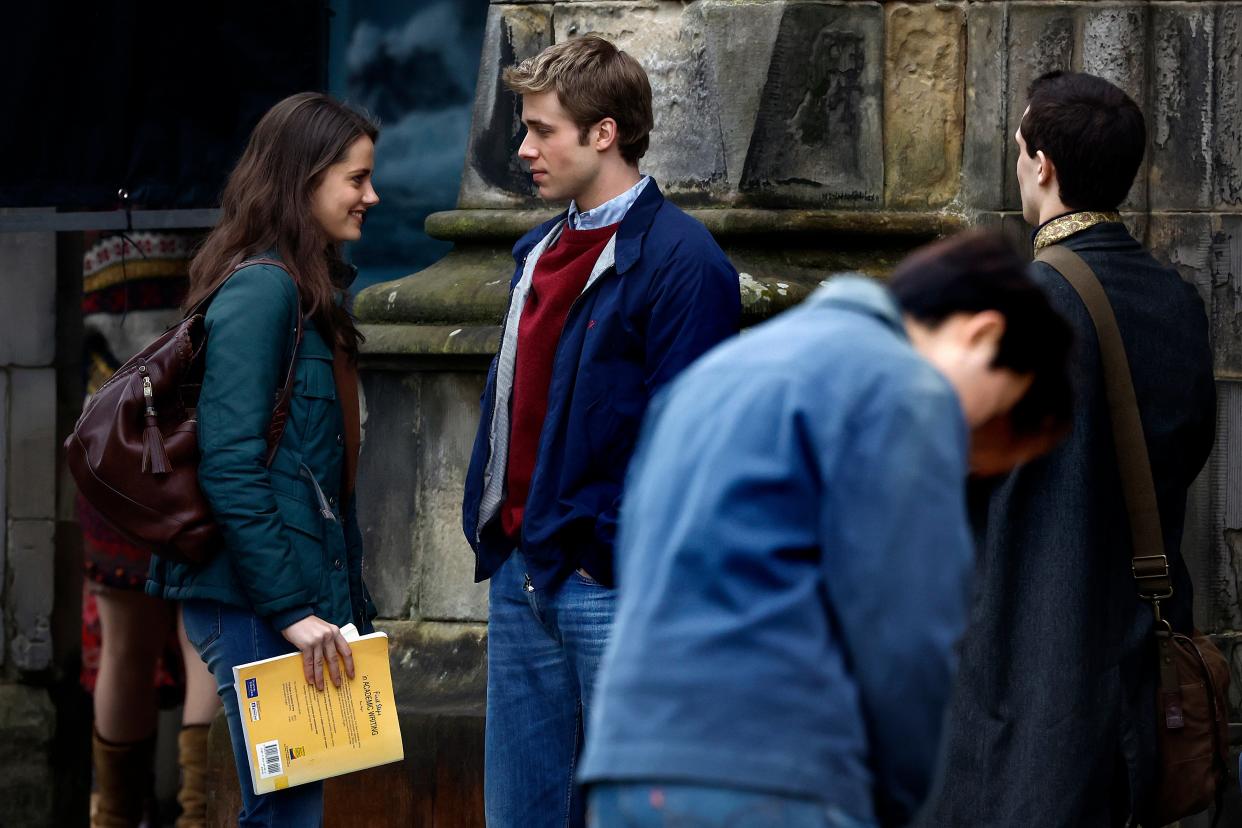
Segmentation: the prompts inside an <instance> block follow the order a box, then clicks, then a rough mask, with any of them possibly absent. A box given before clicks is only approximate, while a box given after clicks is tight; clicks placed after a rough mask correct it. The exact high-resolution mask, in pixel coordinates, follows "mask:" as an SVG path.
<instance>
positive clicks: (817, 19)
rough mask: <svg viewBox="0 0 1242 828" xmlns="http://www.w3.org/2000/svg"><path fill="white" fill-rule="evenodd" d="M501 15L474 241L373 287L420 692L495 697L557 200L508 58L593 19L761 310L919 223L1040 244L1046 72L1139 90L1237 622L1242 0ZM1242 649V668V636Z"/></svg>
mask: <svg viewBox="0 0 1242 828" xmlns="http://www.w3.org/2000/svg"><path fill="white" fill-rule="evenodd" d="M487 25H488V28H487V36H486V41H485V45H484V51H483V55H482V58H481V65H480V73H479V81H478V88H477V93H476V99H475V109H474V120H473V124H472V129H471V135H470V139H469V146H468V150H467V157H466V162H465V167H464V170H463V176H462V186H461V192H460V195H459V199H458V209H456V210H454V211H451V212H447V213H440V214H436V215H433V216H431V217H430V218H429V219H428V221H427V230H428V232H429V233H430V234H431V235H433V236H435V237H437V238H442V239H447V240H450V241H453V242H454V243H455V245H456V246H455V249H454V250H453V252H451V253H450V254H449V255H448V256H446V257H445V258H444V259H443V260H441V261H440V262H437V263H436V264H435V265H432V266H431V267H430V268H427V269H426V270H424V271H422V272H420V273H416V274H413V275H411V276H408V277H406V278H404V279H400V280H397V281H394V282H391V283H388V284H384V285H378V286H375V287H373V288H371V289H369V290H367V291H365V292H363V294H362V295H361V296H359V298H358V302H357V306H356V310H357V313H358V316H359V318H360V320H361V321H362V323H363V330H364V331H365V333H366V335H367V337H368V341H367V344H366V345H365V346H364V355H363V384H364V390H365V397H366V404H367V419H366V435H367V440H366V443H365V445H364V449H363V459H362V467H361V476H360V486H361V490H360V498H361V499H360V504H361V507H362V513H361V514H362V521H363V523H364V525H365V527H366V534H367V540H368V549H369V555H370V563H369V567H370V569H369V573H370V574H369V579H370V582H371V584H372V585H373V588H374V589H375V591H376V600H377V603H378V604H379V607H380V610H381V614H382V615H383V616H384V617H385V618H386V619H391V621H388V622H386V623H388V624H389V625H390V629H393V630H395V631H398V633H399V634H398V636H397V638H398V640H399V641H401V642H403V643H402V644H401V645H400V648H399V651H400V653H402V656H401V660H399V661H398V662H397V663H396V667H397V669H398V671H399V672H400V673H401V674H402V676H403V677H402V678H401V679H399V680H400V681H401V682H403V683H404V684H403V686H404V687H407V688H409V689H408V690H407V692H409V693H411V694H412V698H414V699H416V700H417V701H415V702H407V705H414V704H433V705H434V704H440V703H441V702H438V701H435V700H441V701H442V702H443V703H444V704H447V705H449V706H450V707H451V706H454V705H456V706H457V708H458V709H464V708H465V707H470V706H471V705H473V707H472V708H471V709H473V710H477V707H478V704H479V703H481V701H482V687H483V679H484V664H483V659H484V627H483V621H484V619H485V617H486V612H485V602H484V593H483V591H482V590H481V588H480V587H477V586H475V585H473V583H472V577H471V575H472V560H471V556H470V553H469V550H468V547H467V546H466V544H465V541H464V539H463V538H462V534H461V529H460V526H459V517H458V515H459V512H458V505H459V503H458V501H459V497H460V492H461V484H462V479H463V476H464V469H465V464H466V461H467V458H468V456H469V450H470V440H471V436H472V433H473V428H474V425H475V423H476V421H477V417H478V406H477V402H476V400H477V398H478V394H479V392H480V391H481V389H482V385H483V372H484V370H485V368H486V365H487V361H488V359H489V358H490V356H491V354H492V353H493V352H494V350H495V347H496V343H497V339H498V334H499V324H500V317H501V313H502V310H503V308H504V304H505V299H506V295H507V289H508V282H509V278H510V276H511V274H512V270H513V264H512V261H511V259H510V257H509V255H508V250H509V247H510V246H511V244H512V243H513V241H514V240H516V239H517V238H518V236H519V235H521V234H522V233H523V232H524V231H526V230H527V229H529V228H530V227H532V226H534V225H535V224H536V223H537V222H538V221H540V220H542V219H543V218H546V217H547V216H549V215H550V214H551V212H550V210H549V209H548V208H547V207H545V206H544V205H542V204H541V203H540V202H539V201H538V200H537V198H536V197H535V193H534V191H533V189H532V187H531V184H530V181H529V178H528V177H527V176H525V175H523V174H522V171H521V168H520V166H519V165H518V163H517V160H516V156H515V153H516V149H517V146H518V144H519V143H520V134H521V133H520V123H519V120H518V101H517V100H516V99H515V97H514V96H513V95H511V94H509V93H508V92H506V91H505V90H504V89H503V86H502V85H501V83H500V82H499V75H500V71H501V69H502V68H503V67H505V66H508V65H512V64H513V63H515V62H517V61H519V60H521V59H523V58H525V57H527V56H530V55H533V54H535V53H536V52H538V51H539V50H540V49H542V48H543V47H544V46H546V45H548V44H550V43H552V42H558V41H561V40H564V39H566V38H568V37H573V36H574V35H578V34H585V33H587V32H599V33H602V34H605V35H607V36H608V37H610V38H611V39H613V40H614V41H615V42H616V43H618V45H620V46H621V47H622V48H624V49H625V50H627V51H629V52H630V53H631V54H633V55H634V56H635V57H636V58H637V59H638V60H639V61H640V62H641V63H642V64H643V65H644V66H645V67H646V69H647V71H648V73H649V75H650V77H651V80H652V86H653V89H654V92H655V131H654V132H653V133H652V144H651V151H650V153H649V155H648V156H647V158H645V159H644V160H643V164H642V166H643V169H644V171H645V172H649V173H651V174H653V175H654V176H655V178H656V179H657V180H658V181H659V184H660V186H661V188H662V189H663V190H664V192H665V193H666V194H667V195H668V196H670V197H671V198H672V199H673V200H674V201H675V202H677V203H678V204H680V205H682V206H683V207H686V208H688V209H689V210H690V212H691V213H692V214H693V215H695V216H696V217H697V218H699V219H700V220H702V221H703V222H704V223H705V224H706V225H707V226H708V228H709V229H710V230H711V231H712V232H713V233H714V234H715V235H716V237H717V239H718V240H719V241H720V243H721V245H722V246H723V247H724V248H725V249H726V251H727V252H728V253H729V255H730V256H731V258H732V259H733V261H734V262H735V264H736V265H737V267H738V269H739V271H741V272H742V274H743V276H742V291H743V307H744V313H745V316H746V321H747V322H748V323H750V322H754V321H757V320H759V319H762V318H764V317H765V316H768V315H770V314H772V313H775V312H777V311H779V310H781V309H783V308H785V307H788V306H790V305H792V304H794V303H795V302H797V301H799V300H800V299H801V298H803V297H804V296H805V295H806V294H807V293H808V292H809V291H810V290H811V289H812V288H813V287H814V286H815V285H816V284H817V283H818V282H819V281H820V279H822V278H823V277H824V276H825V275H827V274H829V273H831V272H833V271H838V270H844V269H858V270H862V271H864V272H867V273H870V274H873V275H876V276H882V275H884V274H885V273H886V272H887V271H888V270H889V269H890V268H891V266H892V265H893V264H894V263H895V262H896V261H897V260H898V259H900V257H901V256H902V255H903V253H904V252H905V251H906V250H908V249H909V248H910V247H912V246H914V245H916V244H918V243H920V242H922V241H924V240H927V239H930V238H933V237H935V236H938V235H942V234H944V233H947V232H950V231H952V230H954V229H957V228H959V227H963V226H968V225H984V226H996V227H1000V228H1002V229H1004V230H1005V231H1006V232H1007V233H1008V234H1009V235H1010V236H1011V238H1013V239H1014V241H1015V243H1018V244H1026V243H1027V234H1028V233H1029V228H1027V227H1026V226H1025V224H1024V223H1023V222H1022V219H1021V215H1020V209H1019V200H1018V189H1017V183H1016V179H1015V175H1014V163H1015V160H1016V156H1015V154H1014V153H1015V151H1016V149H1015V145H1014V143H1013V140H1012V136H1013V133H1014V131H1015V130H1016V128H1017V125H1018V122H1019V120H1020V117H1021V114H1022V110H1023V106H1024V101H1025V91H1026V87H1027V85H1028V84H1029V82H1030V81H1031V80H1032V79H1033V78H1035V77H1036V76H1037V75H1039V74H1040V73H1042V72H1044V71H1047V70H1050V69H1053V68H1067V69H1074V70H1084V71H1089V72H1093V73H1096V74H1099V75H1102V76H1104V77H1107V78H1109V79H1111V80H1113V81H1114V82H1116V83H1118V84H1119V85H1121V86H1122V87H1123V88H1125V89H1126V90H1127V91H1129V92H1130V94H1131V95H1133V96H1134V97H1135V99H1136V100H1137V101H1138V102H1139V104H1140V106H1142V107H1143V109H1144V112H1145V113H1146V114H1147V118H1148V127H1149V134H1150V144H1149V151H1148V153H1147V158H1146V160H1145V162H1144V166H1143V169H1142V171H1141V172H1140V175H1139V180H1138V181H1137V182H1136V184H1135V187H1134V189H1133V191H1132V192H1131V194H1130V197H1129V199H1128V200H1127V202H1126V204H1125V205H1124V206H1123V214H1124V217H1125V220H1126V221H1127V223H1128V225H1129V226H1130V227H1131V229H1132V230H1133V232H1134V233H1135V234H1136V236H1137V237H1138V238H1139V239H1140V240H1141V241H1144V242H1146V243H1148V244H1149V245H1150V246H1151V247H1152V248H1153V249H1154V250H1155V251H1156V253H1157V255H1158V256H1160V257H1162V258H1163V259H1164V260H1166V261H1168V262H1170V263H1171V264H1173V265H1174V266H1176V267H1177V268H1178V269H1179V271H1180V272H1181V273H1182V274H1183V276H1184V277H1185V278H1186V279H1187V280H1188V281H1190V282H1192V283H1193V284H1195V285H1196V286H1197V287H1198V288H1199V290H1200V292H1201V294H1202V296H1203V298H1204V300H1205V302H1206V303H1207V307H1208V312H1209V315H1210V317H1211V326H1212V332H1213V341H1214V347H1215V352H1216V369H1217V376H1218V378H1219V389H1220V430H1219V438H1218V446H1217V451H1216V454H1215V456H1214V458H1213V460H1212V462H1211V465H1210V467H1209V469H1208V470H1207V471H1206V472H1205V474H1204V475H1203V477H1202V479H1201V480H1200V481H1199V482H1198V483H1197V484H1196V487H1195V490H1194V493H1193V496H1192V500H1191V520H1190V522H1189V524H1190V525H1189V526H1188V531H1187V535H1186V554H1187V558H1188V560H1190V562H1191V565H1192V568H1193V570H1194V573H1195V577H1196V580H1197V583H1198V595H1199V603H1198V614H1199V622H1200V624H1201V625H1202V626H1203V627H1204V628H1206V629H1209V630H1212V631H1214V632H1216V633H1217V634H1218V636H1219V637H1220V640H1221V641H1223V642H1225V643H1226V644H1228V643H1229V642H1231V641H1232V638H1233V637H1234V636H1235V630H1238V629H1242V609H1240V608H1239V591H1240V590H1242V587H1240V586H1239V576H1238V573H1239V572H1242V451H1240V450H1239V446H1240V445H1242V149H1240V147H1242V141H1240V138H1242V135H1240V134H1239V132H1240V131H1242V112H1239V106H1240V105H1239V103H1238V102H1239V100H1242V94H1239V93H1240V92H1242V90H1240V89H1239V87H1240V86H1242V8H1239V7H1238V6H1237V5H1236V4H1229V3H1210V2H1178V3H1148V2H1142V1H1141V0H1130V1H1129V2H1127V1H1126V0H1122V1H1121V2H1110V3H1097V2H1063V0H995V2H960V1H957V0H953V1H951V2H934V3H933V2H892V1H890V0H884V2H869V1H861V2H843V1H842V0H769V1H768V2H763V0H697V1H696V2H688V3H683V2H671V0H572V2H570V1H569V0H566V1H565V2H538V0H533V1H532V0H512V2H498V1H496V0H494V2H493V3H492V5H491V8H490V16H489V19H488V24H487ZM404 642H408V645H407V644H406V643H404ZM1233 658H1234V664H1235V673H1236V674H1237V675H1238V676H1239V677H1240V678H1242V650H1235V651H1234V654H1233ZM407 665H408V666H407ZM440 677H445V678H443V679H441V678H440ZM437 682H439V684H437ZM1234 694H1235V695H1234V701H1235V703H1236V702H1237V701H1238V700H1239V699H1240V698H1242V680H1238V681H1235V683H1234ZM471 700H472V701H471Z"/></svg>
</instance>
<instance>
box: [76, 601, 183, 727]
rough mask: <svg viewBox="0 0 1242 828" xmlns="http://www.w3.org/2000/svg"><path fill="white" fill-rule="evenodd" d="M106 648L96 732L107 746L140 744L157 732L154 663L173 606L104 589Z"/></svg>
mask: <svg viewBox="0 0 1242 828" xmlns="http://www.w3.org/2000/svg"><path fill="white" fill-rule="evenodd" d="M95 597H96V601H97V603H98V605H99V624H100V628H101V638H102V649H101V651H100V657H99V677H98V679H97V680H96V682H95V730H96V731H97V732H98V733H99V735H100V736H102V737H103V738H104V739H107V740H108V741H109V742H116V743H127V742H138V741H141V740H143V739H146V738H148V737H149V736H151V734H153V733H154V732H155V722H156V716H157V707H158V705H157V698H156V690H155V680H154V676H155V663H156V661H157V660H158V659H159V655H160V652H161V651H162V650H163V648H164V642H165V641H166V640H167V630H168V622H169V620H171V619H170V617H169V606H168V604H167V602H165V601H162V600H160V599H158V598H152V597H150V596H148V595H143V594H142V593H140V592H131V591H129V590H120V589H109V588H103V589H100V590H99V592H98V593H97V594H96V596H95Z"/></svg>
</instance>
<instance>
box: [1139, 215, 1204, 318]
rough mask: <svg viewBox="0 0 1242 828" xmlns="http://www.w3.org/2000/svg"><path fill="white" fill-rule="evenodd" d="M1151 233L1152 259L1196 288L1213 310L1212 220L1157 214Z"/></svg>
mask: <svg viewBox="0 0 1242 828" xmlns="http://www.w3.org/2000/svg"><path fill="white" fill-rule="evenodd" d="M1147 233H1148V235H1147V239H1148V247H1149V249H1150V250H1151V252H1152V255H1153V256H1155V257H1156V258H1157V259H1158V260H1160V261H1161V262H1163V263H1165V264H1167V265H1169V266H1170V267H1173V268H1174V269H1176V270H1177V272H1178V273H1180V274H1181V276H1182V278H1183V279H1185V280H1186V281H1188V282H1190V283H1191V284H1192V285H1194V286H1195V288H1196V289H1197V290H1198V291H1199V295H1200V296H1201V297H1202V298H1203V301H1204V304H1205V307H1210V306H1211V290H1212V276H1211V269H1210V267H1209V259H1210V253H1211V246H1212V217H1211V216H1210V215H1207V214H1196V213H1153V214H1152V216H1151V219H1150V220H1149V222H1148V231H1147Z"/></svg>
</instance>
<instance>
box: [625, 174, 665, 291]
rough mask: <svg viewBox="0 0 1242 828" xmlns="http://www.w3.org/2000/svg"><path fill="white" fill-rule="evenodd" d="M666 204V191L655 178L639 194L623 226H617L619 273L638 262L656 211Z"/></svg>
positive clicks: (626, 215)
mask: <svg viewBox="0 0 1242 828" xmlns="http://www.w3.org/2000/svg"><path fill="white" fill-rule="evenodd" d="M663 204H664V193H662V192H660V186H659V185H658V184H656V181H655V179H654V178H652V179H651V180H649V181H648V182H647V186H645V187H643V191H642V192H641V193H639V194H638V198H637V200H635V202H634V204H633V206H632V207H630V210H629V212H628V213H626V214H625V218H623V219H621V226H620V227H618V228H617V250H616V257H617V273H618V274H620V273H625V272H626V271H627V270H629V269H630V268H631V267H633V266H634V265H635V264H637V262H638V258H639V256H641V255H642V252H643V239H644V238H646V236H647V231H648V230H650V229H651V225H652V223H654V222H655V215H656V212H657V211H659V209H660V207H661V206H663Z"/></svg>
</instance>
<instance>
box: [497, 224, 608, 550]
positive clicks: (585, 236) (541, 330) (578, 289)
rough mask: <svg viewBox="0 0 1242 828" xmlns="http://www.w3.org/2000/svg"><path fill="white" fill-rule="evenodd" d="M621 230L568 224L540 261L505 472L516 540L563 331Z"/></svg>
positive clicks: (522, 338) (521, 339) (505, 523)
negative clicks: (577, 227) (575, 227)
mask: <svg viewBox="0 0 1242 828" xmlns="http://www.w3.org/2000/svg"><path fill="white" fill-rule="evenodd" d="M616 231H617V225H615V224H611V225H609V226H607V227H600V228H598V229H595V230H571V229H570V228H569V226H568V225H566V226H565V229H564V230H562V231H561V237H560V238H559V239H557V241H556V244H555V245H554V246H553V247H551V248H550V249H548V250H545V251H544V252H543V255H541V256H540V257H539V261H538V262H536V263H535V272H534V274H532V276H531V285H530V292H529V293H527V294H526V304H525V305H524V306H523V308H522V318H521V319H520V320H519V321H518V335H517V362H516V364H515V366H514V374H513V397H512V400H513V401H512V413H511V415H510V429H511V430H510V432H509V463H508V468H507V469H506V470H505V475H506V477H505V484H506V487H505V488H506V494H505V502H504V505H503V506H502V507H501V509H500V523H501V526H502V527H503V528H504V530H505V534H507V535H508V536H509V537H511V538H517V537H518V533H519V531H520V530H521V528H522V513H523V512H524V511H525V510H526V496H527V495H528V494H529V493H530V479H531V476H532V475H533V474H534V473H535V455H536V453H537V452H538V450H539V434H540V432H541V431H542V430H543V418H544V416H545V415H546V414H547V413H548V386H549V385H550V384H551V382H552V362H553V360H554V359H555V358H556V345H557V343H558V342H560V339H561V330H562V329H563V328H564V327H565V320H566V319H567V318H568V317H569V310H570V308H571V307H573V304H574V300H575V299H577V298H578V296H579V294H581V293H582V289H583V288H584V287H585V286H586V283H587V279H588V278H590V276H591V268H593V267H594V266H595V262H596V261H598V259H599V254H600V253H602V252H603V250H604V247H605V245H607V244H608V240H609V239H610V238H612V236H613V234H614V233H616Z"/></svg>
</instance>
